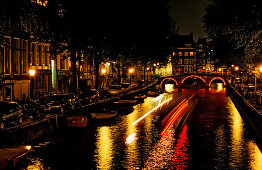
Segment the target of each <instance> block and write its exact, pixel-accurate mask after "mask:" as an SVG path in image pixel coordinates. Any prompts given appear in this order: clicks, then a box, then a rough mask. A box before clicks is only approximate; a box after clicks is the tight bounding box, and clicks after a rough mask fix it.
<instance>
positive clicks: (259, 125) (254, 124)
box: [228, 86, 262, 144]
mask: <svg viewBox="0 0 262 170" xmlns="http://www.w3.org/2000/svg"><path fill="white" fill-rule="evenodd" d="M228 89H229V95H230V97H231V99H232V101H233V102H234V104H235V106H236V108H237V109H238V111H239V112H240V114H241V116H242V117H243V119H244V120H245V121H246V122H248V125H249V126H250V127H251V128H252V129H253V130H254V131H255V133H256V134H257V137H258V138H259V140H260V143H261V144H262V114H261V113H260V112H259V111H258V110H256V109H255V108H254V107H253V106H252V105H251V104H250V103H249V102H248V101H247V100H246V99H245V98H244V97H243V96H242V95H241V94H240V93H239V92H238V91H237V90H235V89H234V88H233V87H232V86H228Z"/></svg>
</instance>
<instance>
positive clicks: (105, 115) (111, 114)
mask: <svg viewBox="0 0 262 170" xmlns="http://www.w3.org/2000/svg"><path fill="white" fill-rule="evenodd" d="M90 116H91V118H93V119H110V118H113V117H116V116H117V112H116V111H112V112H98V113H90Z"/></svg>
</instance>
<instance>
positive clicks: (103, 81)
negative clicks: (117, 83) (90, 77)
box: [101, 68, 106, 88]
mask: <svg viewBox="0 0 262 170" xmlns="http://www.w3.org/2000/svg"><path fill="white" fill-rule="evenodd" d="M101 74H102V88H104V84H105V74H106V69H105V68H102V69H101Z"/></svg>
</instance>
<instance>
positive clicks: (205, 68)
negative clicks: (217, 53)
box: [196, 38, 215, 74]
mask: <svg viewBox="0 0 262 170" xmlns="http://www.w3.org/2000/svg"><path fill="white" fill-rule="evenodd" d="M196 51H197V71H198V73H200V74H201V73H205V74H209V73H212V72H214V71H215V58H214V46H213V43H212V39H211V38H200V39H199V40H198V42H197V44H196Z"/></svg>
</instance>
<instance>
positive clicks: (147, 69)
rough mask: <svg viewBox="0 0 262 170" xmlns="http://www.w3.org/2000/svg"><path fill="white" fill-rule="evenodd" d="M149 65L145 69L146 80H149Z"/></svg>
mask: <svg viewBox="0 0 262 170" xmlns="http://www.w3.org/2000/svg"><path fill="white" fill-rule="evenodd" d="M149 69H150V68H149V67H147V68H146V71H147V81H148V80H149Z"/></svg>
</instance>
